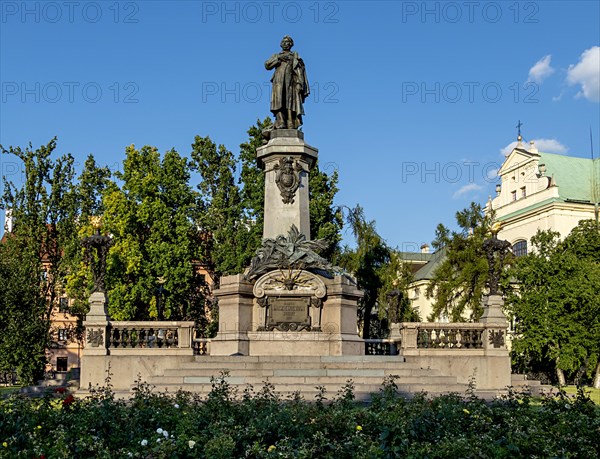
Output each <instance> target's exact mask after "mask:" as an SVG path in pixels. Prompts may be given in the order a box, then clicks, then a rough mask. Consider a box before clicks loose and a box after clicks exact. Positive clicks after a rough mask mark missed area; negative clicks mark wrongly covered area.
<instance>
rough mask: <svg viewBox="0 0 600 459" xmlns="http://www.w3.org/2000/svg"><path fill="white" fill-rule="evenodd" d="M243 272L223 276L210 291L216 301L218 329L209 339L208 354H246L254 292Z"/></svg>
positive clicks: (251, 326) (251, 325) (250, 328)
mask: <svg viewBox="0 0 600 459" xmlns="http://www.w3.org/2000/svg"><path fill="white" fill-rule="evenodd" d="M252 287H253V285H252V283H251V282H248V281H247V280H245V279H244V277H243V275H241V274H238V275H235V276H225V277H222V278H221V284H220V287H219V289H218V290H215V292H214V295H215V297H216V298H217V299H218V301H219V331H218V333H217V336H216V337H215V338H214V339H213V340H212V341H211V343H210V354H211V355H232V354H242V355H248V351H249V350H248V332H249V331H251V330H252V328H253V324H252V308H253V306H254V294H253V293H252Z"/></svg>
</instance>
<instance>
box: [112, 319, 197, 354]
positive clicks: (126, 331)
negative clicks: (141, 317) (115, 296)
mask: <svg viewBox="0 0 600 459" xmlns="http://www.w3.org/2000/svg"><path fill="white" fill-rule="evenodd" d="M193 327H194V322H179V321H177V322H169V321H160V322H140V321H130V322H118V321H109V322H108V326H107V331H108V339H107V348H108V349H136V348H137V349H178V348H179V349H182V348H183V349H185V348H189V347H191V333H192V330H193Z"/></svg>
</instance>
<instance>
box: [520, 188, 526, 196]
mask: <svg viewBox="0 0 600 459" xmlns="http://www.w3.org/2000/svg"><path fill="white" fill-rule="evenodd" d="M526 196H527V192H526V191H525V187H522V188H521V197H522V198H524V197H526Z"/></svg>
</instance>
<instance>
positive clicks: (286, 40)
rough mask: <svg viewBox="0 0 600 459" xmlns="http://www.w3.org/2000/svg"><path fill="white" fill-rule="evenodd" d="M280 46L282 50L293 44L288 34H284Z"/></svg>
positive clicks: (286, 49)
mask: <svg viewBox="0 0 600 459" xmlns="http://www.w3.org/2000/svg"><path fill="white" fill-rule="evenodd" d="M280 46H281V49H283V50H284V51H289V50H290V49H292V47H293V46H294V40H292V37H290V36H289V35H286V36H285V37H283V38H282V39H281V43H280Z"/></svg>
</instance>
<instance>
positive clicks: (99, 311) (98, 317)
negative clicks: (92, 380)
mask: <svg viewBox="0 0 600 459" xmlns="http://www.w3.org/2000/svg"><path fill="white" fill-rule="evenodd" d="M89 302H90V312H88V313H87V314H86V316H85V321H84V322H83V326H84V327H85V347H84V349H83V354H84V355H107V354H108V351H107V346H106V343H107V340H108V336H107V332H108V321H109V320H110V318H109V317H108V311H107V305H108V298H107V297H106V293H104V292H94V293H92V294H91V295H90V299H89ZM84 364H85V360H82V367H83V365H84Z"/></svg>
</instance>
